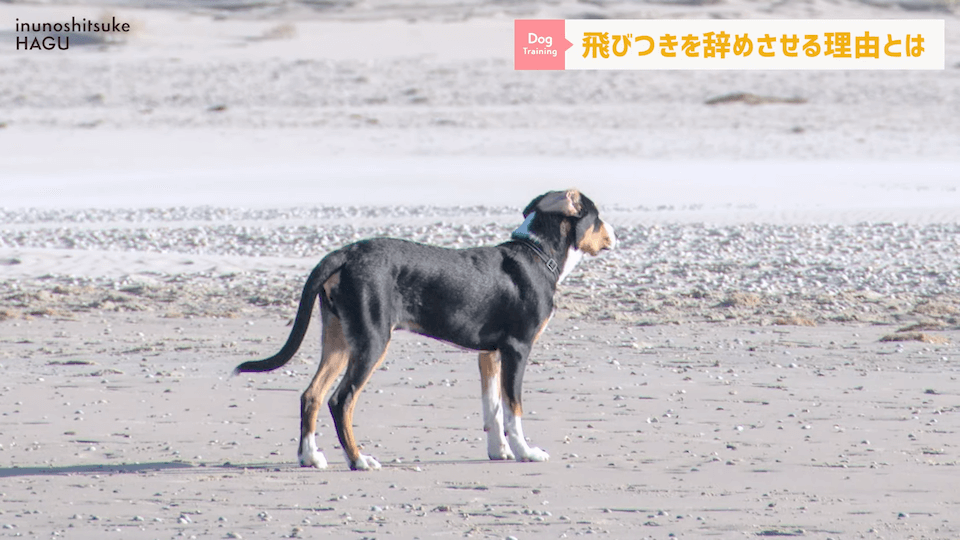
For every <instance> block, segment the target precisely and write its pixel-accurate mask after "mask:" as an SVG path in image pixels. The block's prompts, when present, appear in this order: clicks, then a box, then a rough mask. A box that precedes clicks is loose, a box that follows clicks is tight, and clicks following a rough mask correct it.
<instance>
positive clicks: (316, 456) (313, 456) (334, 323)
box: [298, 307, 350, 469]
mask: <svg viewBox="0 0 960 540" xmlns="http://www.w3.org/2000/svg"><path fill="white" fill-rule="evenodd" d="M320 312H321V315H322V320H323V338H322V350H321V353H320V367H319V368H318V369H317V374H316V375H314V376H313V381H311V382H310V386H308V387H307V389H306V391H304V392H303V395H301V396H300V450H299V452H298V456H299V458H300V466H301V467H316V468H318V469H324V468H326V466H327V460H326V458H324V457H323V452H321V451H320V449H319V448H318V447H317V440H316V431H317V414H318V413H319V411H320V404H321V403H322V402H323V397H324V396H325V395H326V394H327V391H328V390H329V389H330V386H331V385H332V384H333V381H335V380H336V379H337V376H338V375H340V372H341V371H343V368H344V366H346V365H347V361H348V360H349V359H350V349H349V348H348V346H347V340H346V339H345V337H344V335H343V326H342V325H341V324H340V319H339V318H337V316H336V315H334V314H332V313H330V312H329V310H327V309H325V308H324V307H321V308H320Z"/></svg>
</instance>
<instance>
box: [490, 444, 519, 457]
mask: <svg viewBox="0 0 960 540" xmlns="http://www.w3.org/2000/svg"><path fill="white" fill-rule="evenodd" d="M487 456H488V457H489V458H490V459H492V460H495V461H497V460H503V459H514V457H513V452H511V451H510V448H509V447H508V446H507V444H506V443H505V442H503V443H498V444H490V445H487Z"/></svg>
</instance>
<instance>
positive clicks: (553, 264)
mask: <svg viewBox="0 0 960 540" xmlns="http://www.w3.org/2000/svg"><path fill="white" fill-rule="evenodd" d="M510 242H512V243H514V244H520V245H522V246H527V247H528V248H530V249H532V250H533V252H534V253H536V254H537V257H540V260H541V261H543V263H544V264H546V265H547V269H548V270H550V271H551V272H553V273H554V274H555V275H556V276H557V277H560V265H558V264H557V261H556V259H554V258H553V257H550V256H549V255H547V254H546V253H544V251H543V248H541V247H540V246H538V245H537V244H536V242H534V241H533V240H530V239H529V238H517V237H513V238H511V239H510Z"/></svg>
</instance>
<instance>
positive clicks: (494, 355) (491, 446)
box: [480, 351, 514, 459]
mask: <svg viewBox="0 0 960 540" xmlns="http://www.w3.org/2000/svg"><path fill="white" fill-rule="evenodd" d="M480 390H481V392H482V400H483V430H484V431H486V432H487V456H489V457H490V459H513V458H514V456H513V454H512V453H511V452H510V446H509V445H508V444H507V438H506V437H505V436H504V434H503V401H502V399H501V392H500V353H499V352H498V351H483V352H481V353H480Z"/></svg>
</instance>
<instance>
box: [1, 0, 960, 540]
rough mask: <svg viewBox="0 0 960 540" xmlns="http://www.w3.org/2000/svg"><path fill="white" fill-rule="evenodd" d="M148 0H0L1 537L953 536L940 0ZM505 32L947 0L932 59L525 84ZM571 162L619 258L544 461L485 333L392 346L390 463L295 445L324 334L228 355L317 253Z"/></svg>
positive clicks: (952, 301) (417, 225)
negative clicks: (506, 389) (413, 0)
mask: <svg viewBox="0 0 960 540" xmlns="http://www.w3.org/2000/svg"><path fill="white" fill-rule="evenodd" d="M147 5H150V3H148V2H138V1H109V2H101V3H96V2H81V3H79V4H76V5H69V6H65V5H60V4H46V3H44V4H40V3H32V4H22V3H3V4H0V42H2V43H4V44H3V45H0V206H2V207H3V210H2V211H0V375H2V379H3V380H2V382H0V537H2V538H6V537H24V538H54V537H56V538H78V539H87V538H90V539H94V538H95V539H100V538H118V539H120V538H122V539H127V538H181V537H183V538H266V537H303V538H313V537H330V538H357V539H360V538H381V539H382V538H424V539H426V538H448V537H457V538H461V537H467V538H508V537H511V536H512V537H515V538H518V539H520V540H524V539H530V538H562V537H573V536H579V535H594V534H596V535H602V536H601V537H606V538H658V539H663V538H668V537H682V538H703V537H716V538H743V537H758V536H759V537H777V536H796V537H803V538H834V539H846V538H868V539H870V538H889V539H899V538H937V539H940V538H943V539H949V538H958V537H960V518H958V517H957V516H960V495H958V494H957V489H956V484H957V464H958V452H960V444H958V441H960V439H958V436H960V435H958V430H960V425H958V422H960V420H958V418H960V417H958V416H957V412H958V410H960V383H958V381H957V376H958V372H960V349H958V346H957V345H956V343H957V341H958V340H960V330H958V324H960V322H958V321H960V295H958V294H957V292H956V291H957V288H958V285H960V267H958V265H957V261H958V250H960V248H958V246H960V244H958V240H957V238H960V235H958V230H957V228H958V222H960V161H958V153H957V148H960V101H958V99H957V96H960V69H957V66H960V48H958V47H960V46H958V43H960V20H958V17H957V15H956V2H955V1H951V0H903V1H900V2H888V1H876V2H869V3H861V2H851V1H845V0H841V1H828V0H810V1H805V2H776V3H770V2H752V1H747V0H727V1H724V2H674V1H670V2H663V3H648V2H568V1H561V2H555V3H550V4H535V3H526V2H517V3H505V2H456V3H454V2H446V1H440V0H437V1H424V2H420V3H417V4H406V5H404V4H398V3H390V4H388V3H385V2H380V1H378V0H370V1H367V2H357V3H352V2H278V1H273V0H266V1H263V2H257V3H245V2H241V1H236V2H234V1H214V0H209V1H204V2H195V3H192V4H189V5H188V4H184V3H179V2H175V1H172V0H171V1H166V2H163V5H164V6H166V7H165V8H164V9H146V8H145V6H147ZM154 5H156V3H154ZM105 14H109V15H111V16H114V15H115V16H117V17H118V18H121V19H124V20H130V21H131V22H132V23H133V24H134V28H135V31H134V32H133V33H132V34H131V35H129V36H126V37H125V39H124V40H123V41H121V42H116V43H96V44H89V45H83V46H79V45H78V46H77V47H76V48H73V49H71V51H69V52H68V53H63V54H30V55H25V54H21V53H16V52H15V51H11V50H10V49H11V48H12V46H11V47H7V45H6V43H8V42H12V33H11V32H9V29H10V28H12V21H13V20H14V18H16V17H20V18H21V19H24V20H31V21H56V20H60V18H62V17H63V16H76V17H92V18H99V17H101V16H104V15H105ZM520 17H523V18H533V17H540V18H547V17H557V18H586V17H621V18H646V17H671V18H682V17H691V18H708V17H709V18H716V19H723V18H729V17H741V18H748V17H750V18H788V17H791V18H799V17H814V18H871V17H878V18H913V17H919V18H938V19H944V20H945V22H946V23H945V24H946V32H947V51H946V58H947V69H945V70H944V71H940V72H910V73H891V72H886V73H871V72H857V73H843V72H837V73H821V72H777V73H771V72H745V73H714V72H683V73H680V72H676V73H675V72H656V73H599V72H598V73H522V72H514V71H512V70H511V67H512V59H511V58H510V56H509V55H510V47H509V44H510V43H511V32H512V21H513V19H514V18H520ZM371 36H372V38H371ZM8 38H9V39H8ZM4 40H7V41H4ZM345 43H347V44H349V46H344V44H345ZM736 92H744V93H749V94H753V95H758V96H770V97H772V98H775V99H777V100H788V101H789V100H795V101H799V102H798V103H789V102H779V103H763V104H758V105H751V104H748V103H742V102H741V103H726V104H717V105H709V104H708V102H710V101H711V100H713V99H715V98H717V97H719V96H724V95H728V94H731V93H736ZM796 98H799V99H796ZM568 185H578V186H579V187H581V188H583V190H584V191H585V192H586V193H587V194H588V195H590V196H591V197H593V198H594V199H595V200H596V201H597V202H598V203H599V204H600V205H601V207H602V208H603V212H604V215H605V216H606V217H607V218H608V219H609V221H610V222H611V223H613V224H614V225H616V226H617V231H618V233H619V237H620V240H621V245H620V249H619V250H618V251H616V252H614V253H607V254H604V255H603V256H602V257H601V258H599V259H595V260H591V261H586V262H584V263H583V264H582V266H581V267H580V268H579V269H578V271H577V272H575V273H574V274H573V275H571V276H570V278H569V279H568V280H567V282H565V283H564V285H563V287H562V289H561V292H560V296H559V299H558V303H559V305H560V307H561V310H560V312H559V314H558V316H557V317H556V318H555V320H554V321H553V322H552V323H551V325H550V328H549V329H548V331H547V332H546V334H545V335H544V337H543V338H542V340H541V342H540V343H539V344H538V346H537V347H536V349H535V351H534V353H533V356H532V365H531V366H530V367H529V369H528V372H527V376H526V377H525V383H526V384H525V386H526V392H525V409H526V410H527V415H526V432H527V433H526V434H527V436H528V437H529V438H530V439H531V441H532V442H533V443H535V444H537V445H539V446H542V447H543V448H545V449H546V450H548V451H549V452H550V453H551V460H550V461H549V462H546V463H537V464H518V463H502V462H496V463H494V462H489V461H487V460H486V459H485V443H484V442H483V439H482V437H483V432H482V425H481V418H480V403H479V393H480V392H479V383H478V374H477V368H476V367H475V362H476V360H475V356H474V355H472V354H468V353H465V352H462V351H459V350H454V349H452V348H449V347H447V346H445V345H442V344H437V343H433V342H428V341H425V340H424V339H423V338H419V337H416V336H413V335H410V334H400V335H398V336H397V338H396V342H395V344H394V345H393V346H392V347H391V351H390V354H389V356H388V359H387V361H386V363H385V365H384V366H383V368H382V369H381V370H380V371H379V372H378V373H377V374H376V376H375V377H374V378H373V379H372V381H371V383H370V385H369V386H368V387H367V391H366V392H364V394H363V395H362V396H361V400H360V404H359V406H358V412H357V415H356V417H355V420H356V424H357V427H356V431H357V435H358V437H359V439H360V441H361V442H362V444H363V445H364V447H365V451H366V452H369V453H370V454H372V455H374V456H376V457H377V458H379V460H380V461H381V463H383V464H384V469H383V470H381V471H378V472H370V473H357V472H351V471H349V470H347V467H346V465H345V463H344V460H343V458H342V456H341V453H340V451H339V450H338V448H337V446H336V436H335V433H334V432H333V430H332V428H331V421H330V420H329V418H328V417H326V416H322V417H321V421H322V423H323V425H322V427H321V428H320V431H321V432H322V435H321V437H320V438H319V443H320V446H321V449H323V450H324V451H325V453H326V455H327V457H328V459H329V460H330V461H331V467H330V468H329V469H328V470H324V471H317V470H312V469H301V468H299V467H297V466H296V446H297V442H296V439H297V437H298V436H299V419H298V410H299V393H300V392H301V391H302V390H303V389H304V388H305V387H306V385H307V382H308V380H309V378H310V376H311V375H312V372H313V370H314V368H315V364H314V363H313V361H314V359H315V358H316V356H317V348H318V345H317V342H318V341H319V340H318V337H317V333H318V329H317V327H316V326H314V327H313V328H311V330H310V336H309V338H308V341H307V342H305V346H304V349H303V351H302V352H301V354H300V355H299V356H298V357H297V359H295V360H294V361H293V362H291V363H290V364H288V366H286V367H285V368H284V369H282V370H279V371H276V372H273V373H270V374H262V375H249V376H241V377H236V378H230V377H229V373H230V370H231V369H232V368H233V367H234V366H235V365H236V364H237V363H238V362H240V361H243V360H248V359H252V358H257V357H263V356H266V355H269V354H272V353H273V352H275V351H276V349H277V348H278V347H279V346H280V344H281V343H282V340H283V339H284V338H285V337H286V333H287V332H288V330H289V328H288V327H287V323H288V322H289V319H290V317H291V316H292V315H293V313H294V309H295V308H294V306H295V303H296V301H297V295H298V293H299V289H300V287H301V284H302V279H303V277H304V276H305V274H306V272H307V271H308V270H309V268H310V267H311V266H312V265H313V264H315V262H316V261H317V260H318V259H319V258H320V257H321V256H322V255H323V254H324V253H325V252H327V251H329V250H330V249H333V248H336V247H338V246H340V245H342V244H343V243H346V242H349V241H352V240H355V239H357V238H362V237H365V236H370V235H381V234H384V235H391V236H399V237H405V238H411V239H416V240H421V241H426V242H431V243H437V244H442V245H448V246H467V245H479V244H492V243H496V242H498V241H501V240H503V239H505V238H506V237H507V235H508V234H509V231H510V230H511V229H512V228H513V227H515V226H516V225H517V224H518V221H519V219H518V216H519V214H518V210H519V208H518V207H522V206H523V204H524V203H525V202H526V201H527V200H528V199H529V198H531V197H532V196H533V195H535V194H537V193H539V192H542V191H544V190H546V189H555V188H558V187H566V186H568Z"/></svg>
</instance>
